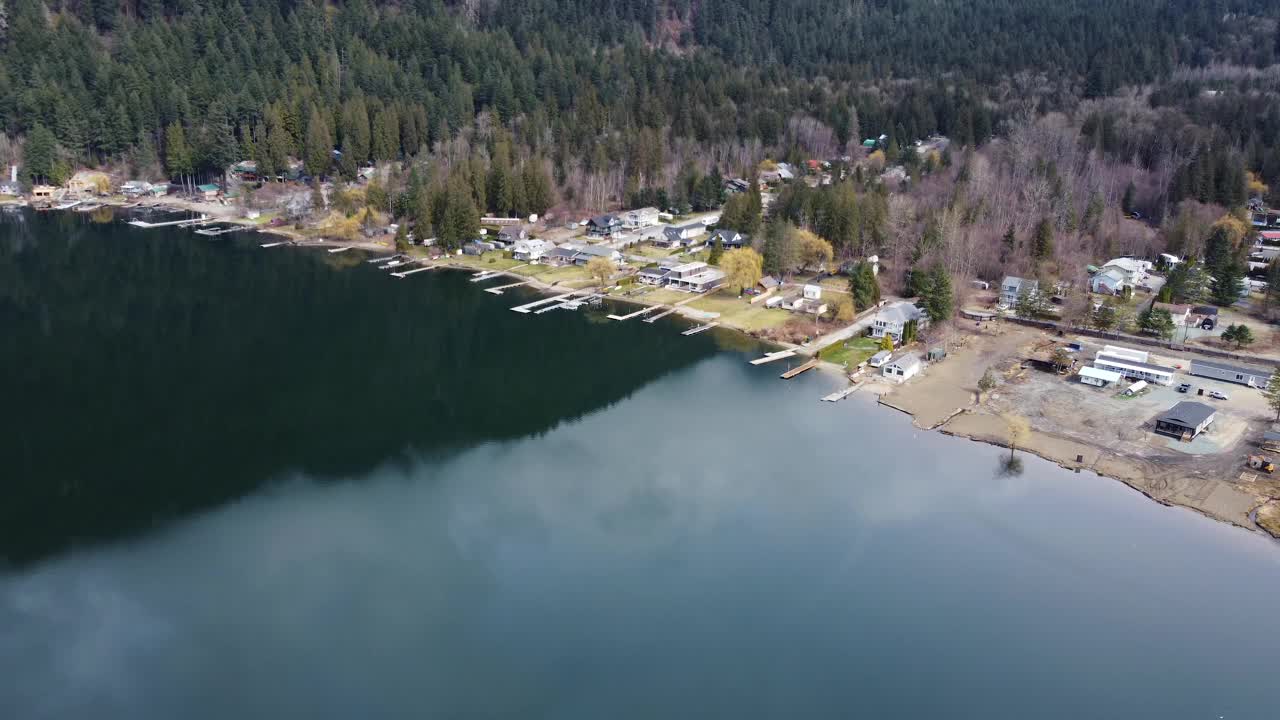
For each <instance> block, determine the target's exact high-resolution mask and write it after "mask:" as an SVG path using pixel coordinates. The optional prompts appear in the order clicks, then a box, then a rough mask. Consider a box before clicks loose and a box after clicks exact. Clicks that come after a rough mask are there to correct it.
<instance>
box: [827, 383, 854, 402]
mask: <svg viewBox="0 0 1280 720" xmlns="http://www.w3.org/2000/svg"><path fill="white" fill-rule="evenodd" d="M860 387H862V383H854V384H852V385H850V386H849V387H847V388H845V389H843V390H837V391H835V392H833V393H831V394H830V395H827V396H825V397H823V398H822V401H823V402H840V401H841V400H843V399H845V398H847V397H849V396H850V395H852V394H853V392H854V391H855V390H857V389H858V388H860Z"/></svg>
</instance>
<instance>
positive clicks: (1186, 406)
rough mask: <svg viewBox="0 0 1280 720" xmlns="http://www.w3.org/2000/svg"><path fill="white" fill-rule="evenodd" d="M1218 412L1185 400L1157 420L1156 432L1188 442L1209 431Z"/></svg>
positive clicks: (1201, 404) (1202, 404) (1198, 403)
mask: <svg viewBox="0 0 1280 720" xmlns="http://www.w3.org/2000/svg"><path fill="white" fill-rule="evenodd" d="M1216 412H1217V411H1216V410H1214V409H1213V408H1211V407H1209V406H1208V405H1205V404H1204V403H1200V402H1195V401H1194V400H1183V401H1182V402H1180V403H1178V404H1177V405H1174V406H1173V407H1171V408H1169V410H1168V411H1167V412H1165V413H1164V414H1163V415H1161V416H1159V417H1157V418H1156V432H1157V433H1159V434H1161V435H1168V436H1169V437H1175V438H1178V439H1179V440H1182V441H1184V442H1186V441H1189V440H1191V439H1193V438H1195V437H1196V436H1197V435H1199V434H1200V433H1202V432H1204V431H1205V430H1207V429H1208V428H1209V426H1210V425H1211V424H1213V418H1214V415H1215V413H1216Z"/></svg>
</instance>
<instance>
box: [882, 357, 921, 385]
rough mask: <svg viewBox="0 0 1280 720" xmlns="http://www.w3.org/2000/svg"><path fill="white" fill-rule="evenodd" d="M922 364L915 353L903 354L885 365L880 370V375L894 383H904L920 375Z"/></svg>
mask: <svg viewBox="0 0 1280 720" xmlns="http://www.w3.org/2000/svg"><path fill="white" fill-rule="evenodd" d="M922 365H923V363H921V362H920V356H919V355H916V354H915V353H903V354H902V355H899V356H898V357H896V358H894V359H892V360H890V361H889V362H887V363H885V364H884V366H883V367H881V368H880V372H881V374H883V375H884V376H885V377H887V378H889V379H891V380H894V381H895V382H900V383H901V382H906V381H907V380H909V379H911V378H913V377H915V376H916V375H918V374H919V373H920V368H921V367H922Z"/></svg>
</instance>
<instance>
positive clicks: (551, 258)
mask: <svg viewBox="0 0 1280 720" xmlns="http://www.w3.org/2000/svg"><path fill="white" fill-rule="evenodd" d="M577 256H578V251H577V250H575V249H574V248H572V247H566V246H561V247H554V248H551V249H550V250H548V251H546V252H545V253H543V254H542V262H544V263H546V264H547V265H557V266H559V265H572V264H573V259H574V258H575V257H577Z"/></svg>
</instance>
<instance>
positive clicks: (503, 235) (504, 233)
mask: <svg viewBox="0 0 1280 720" xmlns="http://www.w3.org/2000/svg"><path fill="white" fill-rule="evenodd" d="M528 237H529V233H528V231H526V230H525V229H524V228H522V227H514V226H512V227H506V228H503V229H502V230H499V231H498V242H500V243H503V244H506V245H510V244H512V243H514V242H516V241H518V240H525V239H527V238H528Z"/></svg>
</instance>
